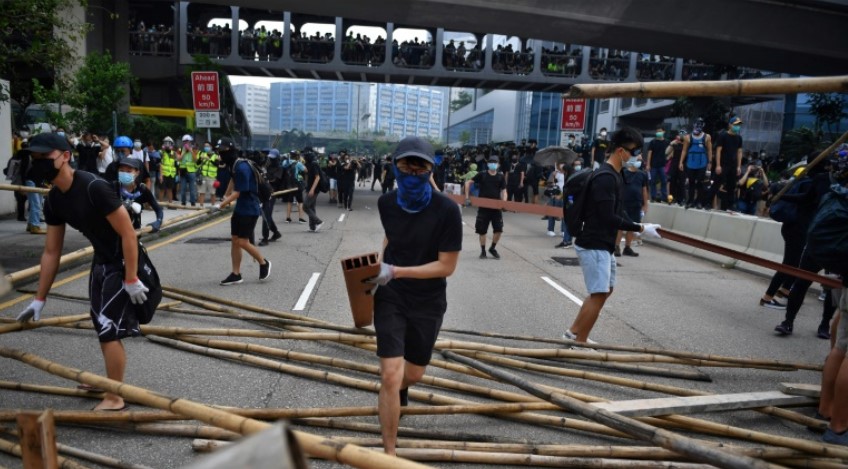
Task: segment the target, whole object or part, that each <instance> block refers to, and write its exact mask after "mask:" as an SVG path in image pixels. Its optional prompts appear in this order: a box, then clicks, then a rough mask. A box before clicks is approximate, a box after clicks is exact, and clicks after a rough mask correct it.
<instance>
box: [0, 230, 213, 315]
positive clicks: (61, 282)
mask: <svg viewBox="0 0 848 469" xmlns="http://www.w3.org/2000/svg"><path fill="white" fill-rule="evenodd" d="M227 220H229V218H222V219H220V220H215V221H212V222H209V223H206V224H204V225H200V226H198V227H197V228H194V229H191V230H189V231H186V232H185V233H180V234H178V235H176V236H174V237H173V238H168V239H166V240H165V241H162V242H160V243H156V244H153V245H151V246H147V250H148V251H152V250H154V249H157V248H160V247H162V246H166V245H168V244H171V243H173V242H176V241H179V240H181V239H183V238H185V237H187V236H191V235H193V234H195V233H197V232H198V231H203V230H205V229H207V228H211V227H213V226H215V225H217V224H219V223H223V222H225V221H227ZM88 274H89V272H88V271H84V272H78V273H76V274H74V275H71V276H70V277H66V278H63V279H62V280H59V281H58V282H53V286H51V287H50V288H55V287H61V286H62V285H65V284H67V283H71V282H73V281H74V280H79V279H81V278H83V277H85V276H86V275H88ZM34 296H35V295H33V294H31V293H24V294H22V295H21V296H19V297H17V298H14V299H11V300H9V301H7V302H5V303H0V311H2V310H4V309H6V308H9V307H11V306H15V305H16V304H18V303H20V302H22V301H26V300H28V299H30V298H32V297H34Z"/></svg>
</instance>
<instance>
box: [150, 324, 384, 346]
mask: <svg viewBox="0 0 848 469" xmlns="http://www.w3.org/2000/svg"><path fill="white" fill-rule="evenodd" d="M140 330H141V332H142V333H144V334H145V335H147V334H154V335H161V336H168V337H172V336H179V335H189V334H192V335H204V336H205V335H211V336H226V337H251V338H259V339H280V340H321V341H323V340H327V341H332V342H342V341H344V342H367V343H370V344H373V343H375V342H376V340H377V339H376V338H375V337H372V336H364V335H354V334H342V333H339V332H275V331H260V330H253V329H231V328H192V327H166V326H151V325H149V324H148V325H142V326H141V327H140Z"/></svg>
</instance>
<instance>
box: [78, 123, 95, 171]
mask: <svg viewBox="0 0 848 469" xmlns="http://www.w3.org/2000/svg"><path fill="white" fill-rule="evenodd" d="M76 150H77V156H78V158H79V163H78V164H77V167H78V168H79V169H81V170H83V171H87V172H89V173H91V174H97V156H98V155H99V154H100V142H98V141H97V140H93V139H92V138H91V134H90V133H88V132H85V133H83V134H82V139H80V142H79V143H78V144H77V148H76Z"/></svg>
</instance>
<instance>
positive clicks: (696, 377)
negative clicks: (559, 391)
mask: <svg viewBox="0 0 848 469" xmlns="http://www.w3.org/2000/svg"><path fill="white" fill-rule="evenodd" d="M521 361H523V362H529V363H536V364H537V365H548V366H562V365H563V364H569V365H577V366H585V367H590V368H603V369H606V370H614V371H623V372H627V373H635V374H640V375H651V376H660V377H663V378H677V379H687V380H690V381H705V382H707V383H711V382H712V381H713V380H712V378H710V375H708V374H706V373H703V372H701V371H699V370H676V369H671V368H660V367H656V366H647V365H630V364H627V363H608V362H599V361H592V360H583V359H579V358H558V359H556V360H545V359H543V358H529V357H525V358H522V359H521Z"/></svg>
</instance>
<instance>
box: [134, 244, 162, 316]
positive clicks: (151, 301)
mask: <svg viewBox="0 0 848 469" xmlns="http://www.w3.org/2000/svg"><path fill="white" fill-rule="evenodd" d="M137 275H138V279H139V280H141V283H143V284H144V286H145V287H147V289H148V290H149V291H148V292H147V301H145V302H144V303H141V304H138V305H136V304H134V305H133V307H134V308H135V314H136V318H137V319H138V323H139V324H147V323H149V322H150V321H151V320H152V319H153V314H154V313H156V308H157V307H159V303H161V302H162V282H161V281H160V280H159V272H157V271H156V267H154V266H153V262H151V261H150V256H148V255H147V249H145V248H144V245H142V244H141V241H139V242H138V273H137Z"/></svg>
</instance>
